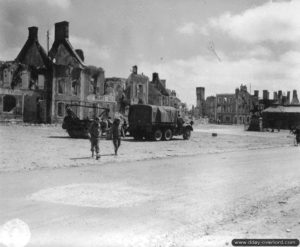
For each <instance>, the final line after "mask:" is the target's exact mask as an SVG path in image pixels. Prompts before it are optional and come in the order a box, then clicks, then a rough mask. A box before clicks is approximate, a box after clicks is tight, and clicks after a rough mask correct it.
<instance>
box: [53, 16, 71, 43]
mask: <svg viewBox="0 0 300 247" xmlns="http://www.w3.org/2000/svg"><path fill="white" fill-rule="evenodd" d="M68 38H69V22H67V21H62V22H57V23H55V37H54V40H55V41H57V40H64V39H68Z"/></svg>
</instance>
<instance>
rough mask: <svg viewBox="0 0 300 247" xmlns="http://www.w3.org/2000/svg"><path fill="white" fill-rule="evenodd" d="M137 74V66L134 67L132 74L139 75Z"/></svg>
mask: <svg viewBox="0 0 300 247" xmlns="http://www.w3.org/2000/svg"><path fill="white" fill-rule="evenodd" d="M137 73H138V67H137V65H134V66H132V74H135V75H137Z"/></svg>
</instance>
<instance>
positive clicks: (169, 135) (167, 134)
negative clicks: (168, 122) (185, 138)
mask: <svg viewBox="0 0 300 247" xmlns="http://www.w3.org/2000/svg"><path fill="white" fill-rule="evenodd" d="M172 136H173V133H172V130H170V129H166V131H165V132H164V140H166V141H170V140H171V139H172Z"/></svg>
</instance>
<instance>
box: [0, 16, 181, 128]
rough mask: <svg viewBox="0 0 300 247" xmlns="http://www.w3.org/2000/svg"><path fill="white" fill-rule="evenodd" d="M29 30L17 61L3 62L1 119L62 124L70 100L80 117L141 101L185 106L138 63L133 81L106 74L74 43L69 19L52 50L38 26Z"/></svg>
mask: <svg viewBox="0 0 300 247" xmlns="http://www.w3.org/2000/svg"><path fill="white" fill-rule="evenodd" d="M28 31H29V33H28V39H27V41H26V42H25V44H24V46H23V48H22V49H21V51H20V52H19V54H18V55H17V57H16V59H14V60H13V61H6V62H0V121H6V120H10V119H16V120H20V121H24V122H38V123H54V122H61V121H62V120H63V118H64V116H65V114H66V112H65V107H66V105H67V104H68V105H71V108H72V110H73V111H74V112H75V113H76V114H77V115H78V116H79V117H80V118H93V117H94V116H95V115H98V114H100V113H101V112H102V111H103V109H102V108H109V109H110V115H111V117H113V115H114V113H115V112H121V113H125V111H126V109H127V108H128V105H130V104H137V103H145V104H148V103H149V104H155V105H170V106H174V107H180V104H181V102H180V100H179V99H178V98H177V97H176V92H175V91H172V90H169V89H167V88H166V81H165V80H160V79H159V75H158V74H157V73H153V77H152V80H151V81H150V79H149V78H148V77H147V76H145V75H143V74H138V67H137V66H133V70H132V73H131V74H130V75H129V77H128V78H127V79H126V78H116V77H112V78H105V72H104V69H103V68H101V67H96V66H88V65H86V64H85V61H84V52H83V51H82V50H81V49H74V48H73V46H72V45H71V43H70V41H69V23H68V22H67V21H63V22H59V23H56V24H55V36H54V42H53V44H52V47H51V49H50V50H49V52H46V51H45V49H44V48H43V47H42V46H41V44H40V43H39V40H38V28H37V27H29V28H28ZM82 106H87V107H82Z"/></svg>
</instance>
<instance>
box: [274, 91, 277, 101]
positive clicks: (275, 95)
mask: <svg viewBox="0 0 300 247" xmlns="http://www.w3.org/2000/svg"><path fill="white" fill-rule="evenodd" d="M273 100H278V95H277V92H273Z"/></svg>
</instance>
